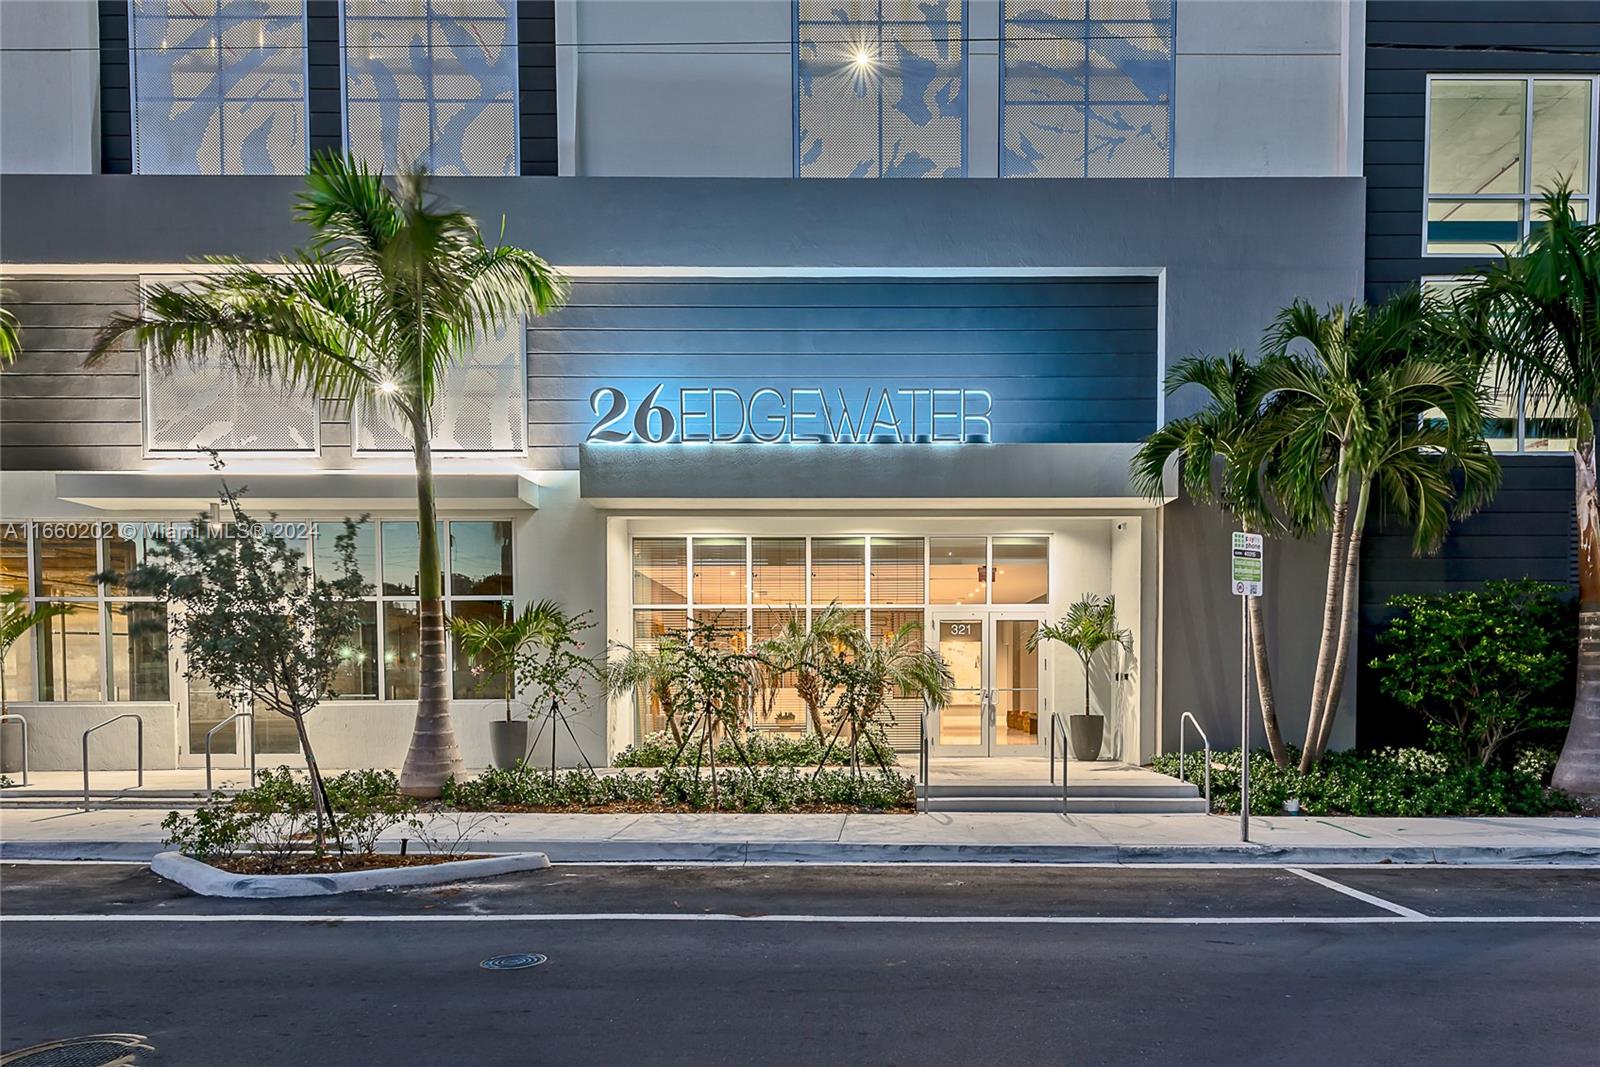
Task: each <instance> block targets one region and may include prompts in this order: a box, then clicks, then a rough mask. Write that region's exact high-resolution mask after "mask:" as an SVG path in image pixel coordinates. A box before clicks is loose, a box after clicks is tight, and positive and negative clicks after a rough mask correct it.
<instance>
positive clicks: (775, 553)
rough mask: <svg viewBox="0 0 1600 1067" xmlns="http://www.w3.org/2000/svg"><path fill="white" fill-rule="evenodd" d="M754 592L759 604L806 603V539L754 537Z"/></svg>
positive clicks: (751, 580)
mask: <svg viewBox="0 0 1600 1067" xmlns="http://www.w3.org/2000/svg"><path fill="white" fill-rule="evenodd" d="M750 592H751V599H752V601H753V602H754V603H757V604H783V605H787V604H804V603H805V602H806V539H805V538H804V537H757V538H754V539H753V540H752V541H751V542H750Z"/></svg>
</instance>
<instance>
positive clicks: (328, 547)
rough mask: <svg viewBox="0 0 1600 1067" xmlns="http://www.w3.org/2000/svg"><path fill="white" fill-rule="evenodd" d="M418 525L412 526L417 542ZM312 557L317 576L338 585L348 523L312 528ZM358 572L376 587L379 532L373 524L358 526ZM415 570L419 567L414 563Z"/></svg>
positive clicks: (322, 524) (332, 523) (413, 524)
mask: <svg viewBox="0 0 1600 1067" xmlns="http://www.w3.org/2000/svg"><path fill="white" fill-rule="evenodd" d="M416 528H417V527H416V524H415V523H412V524H411V529H412V531H413V540H414V539H415V531H416ZM312 533H313V535H314V536H313V537H312V542H311V544H312V548H311V558H312V563H313V565H314V567H315V569H316V575H317V577H318V578H320V579H321V580H323V581H326V582H334V581H338V580H339V578H341V577H342V574H341V573H340V568H339V538H340V537H342V536H344V523H342V522H319V523H317V524H316V525H315V526H314V527H313V528H312ZM355 557H356V573H357V574H358V575H360V576H361V578H362V579H363V580H365V582H366V583H367V584H368V585H374V584H375V583H374V581H373V580H374V579H375V578H376V577H377V575H378V531H377V528H376V527H375V526H374V525H373V524H372V523H370V522H358V523H356V541H355ZM412 566H413V568H415V566H416V565H415V564H414V563H413V564H412Z"/></svg>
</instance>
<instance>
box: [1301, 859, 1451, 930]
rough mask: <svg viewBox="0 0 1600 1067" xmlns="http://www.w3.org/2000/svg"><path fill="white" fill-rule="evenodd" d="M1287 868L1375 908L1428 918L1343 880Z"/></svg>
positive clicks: (1411, 917)
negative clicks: (1356, 887)
mask: <svg viewBox="0 0 1600 1067" xmlns="http://www.w3.org/2000/svg"><path fill="white" fill-rule="evenodd" d="M1285 870H1287V871H1288V872H1289V873H1290V874H1298V875H1299V876H1300V877H1301V878H1304V879H1305V880H1306V881H1308V882H1315V883H1316V884H1317V885H1320V886H1324V887H1326V888H1328V889H1331V890H1333V891H1334V892H1335V893H1343V894H1344V895H1345V896H1347V897H1354V898H1355V899H1357V900H1359V901H1361V902H1363V903H1366V904H1371V905H1372V906H1373V907H1375V908H1382V909H1384V910H1385V911H1392V912H1394V913H1395V914H1396V915H1401V916H1404V917H1405V918H1407V919H1426V918H1427V916H1426V915H1424V914H1422V912H1420V911H1417V910H1416V909H1415V908H1408V907H1406V906H1405V905H1404V904H1396V903H1394V902H1393V901H1392V900H1384V899H1383V898H1382V897H1375V896H1373V895H1372V894H1371V893H1363V892H1362V891H1361V890H1359V889H1352V888H1351V887H1350V886H1347V885H1345V884H1344V883H1342V882H1335V881H1334V880H1333V879H1332V878H1324V877H1323V876H1322V875H1320V874H1312V873H1311V872H1310V871H1308V870H1304V869H1303V868H1300V867H1287V868H1285Z"/></svg>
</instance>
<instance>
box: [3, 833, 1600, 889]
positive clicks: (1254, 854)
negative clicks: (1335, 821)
mask: <svg viewBox="0 0 1600 1067" xmlns="http://www.w3.org/2000/svg"><path fill="white" fill-rule="evenodd" d="M480 851H482V852H489V853H493V854H494V856H493V858H492V859H484V860H461V861H457V862H454V863H450V864H439V865H436V866H431V867H402V868H390V869H388V870H387V871H384V872H367V871H361V872H352V873H351V874H340V875H272V876H268V877H269V878H270V880H271V881H272V882H274V883H277V882H280V881H283V880H285V879H287V878H306V879H317V880H327V879H330V878H343V879H348V878H354V877H356V876H358V875H360V876H365V875H368V874H379V873H383V874H396V873H400V872H404V873H406V874H408V875H412V874H415V875H425V873H426V872H433V871H438V870H440V869H441V868H448V869H449V870H450V872H451V873H450V875H449V876H448V877H446V878H441V879H439V880H440V881H449V880H451V879H454V878H456V877H463V878H467V877H481V876H484V875H487V874H491V873H493V874H501V873H508V872H510V871H514V870H536V869H539V868H540V867H543V866H546V865H548V864H549V863H551V862H554V863H661V864H675V863H755V864H759V863H772V864H778V863H949V864H961V863H1017V864H1025V863H1053V864H1062V863H1064V864H1071V863H1081V864H1121V865H1125V866H1130V867H1131V866H1139V865H1141V864H1173V863H1182V864H1208V863H1214V864H1260V865H1261V866H1294V865H1298V864H1310V865H1316V866H1328V865H1342V864H1395V865H1416V864H1447V865H1455V864H1459V865H1471V864H1512V865H1527V866H1568V867H1573V866H1580V867H1596V866H1600V847H1587V846H1568V845H1448V846H1431V845H1339V846H1330V845H1304V846H1293V845H1244V844H1235V845H1111V844H1105V845H1087V844H1086V845H1046V844H1039V845H983V844H905V845H893V844H872V843H865V842H862V843H850V842H838V841H795V842H780V841H609V840H593V841H561V840H550V841H498V842H487V843H485V844H484V845H482V846H480ZM163 854H164V853H163V850H162V847H161V846H160V845H159V844H157V843H155V842H138V841H105V842H94V841H30V842H5V843H0V862H3V861H6V860H43V861H50V860H54V861H57V862H68V861H75V860H85V861H93V860H101V861H123V862H138V863H144V862H151V861H152V860H158V859H160V857H161V855H163ZM530 854H532V855H537V856H538V857H539V858H540V859H541V860H543V861H544V862H542V863H537V864H534V865H533V866H523V867H505V868H497V869H495V870H494V871H492V872H491V871H488V870H485V869H473V870H469V871H464V873H462V874H460V875H457V874H456V873H454V872H455V871H456V870H458V869H461V868H465V867H466V865H467V864H473V863H476V864H500V863H502V862H506V861H512V860H515V859H517V858H519V857H522V856H527V855H530ZM170 855H176V854H175V853H171V854H170ZM180 858H182V859H185V861H186V862H188V863H193V864H195V865H196V866H199V867H205V869H206V870H208V871H214V870H215V868H211V867H208V866H206V865H205V864H201V863H198V862H197V861H194V860H188V859H187V858H186V857H180ZM156 873H157V874H162V875H163V876H165V877H171V878H173V880H174V881H179V882H182V881H183V879H182V878H178V877H174V876H173V875H169V874H166V873H165V872H164V871H162V870H160V869H157V870H156ZM217 873H218V874H219V875H221V876H223V877H226V878H229V879H235V880H249V879H248V878H247V877H246V876H244V875H229V874H226V872H217ZM257 880H259V879H257ZM184 884H185V885H187V884H188V883H187V882H184ZM381 884H382V885H427V884H431V883H430V882H428V881H425V880H420V879H419V880H416V881H412V880H407V881H404V882H398V881H397V882H385V883H381ZM375 887H376V886H362V887H361V888H375ZM190 888H194V887H192V886H191V887H190ZM196 891H197V892H204V890H198V889H197V890H196ZM348 891H350V890H345V889H339V890H334V889H316V890H314V891H313V892H315V893H329V892H348ZM285 895H287V894H285ZM296 895H300V894H296Z"/></svg>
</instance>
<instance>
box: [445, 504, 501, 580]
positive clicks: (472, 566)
mask: <svg viewBox="0 0 1600 1067" xmlns="http://www.w3.org/2000/svg"><path fill="white" fill-rule="evenodd" d="M450 593H451V595H452V596H507V595H509V594H510V593H511V524H510V523H509V522H452V523H451V524H450Z"/></svg>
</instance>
